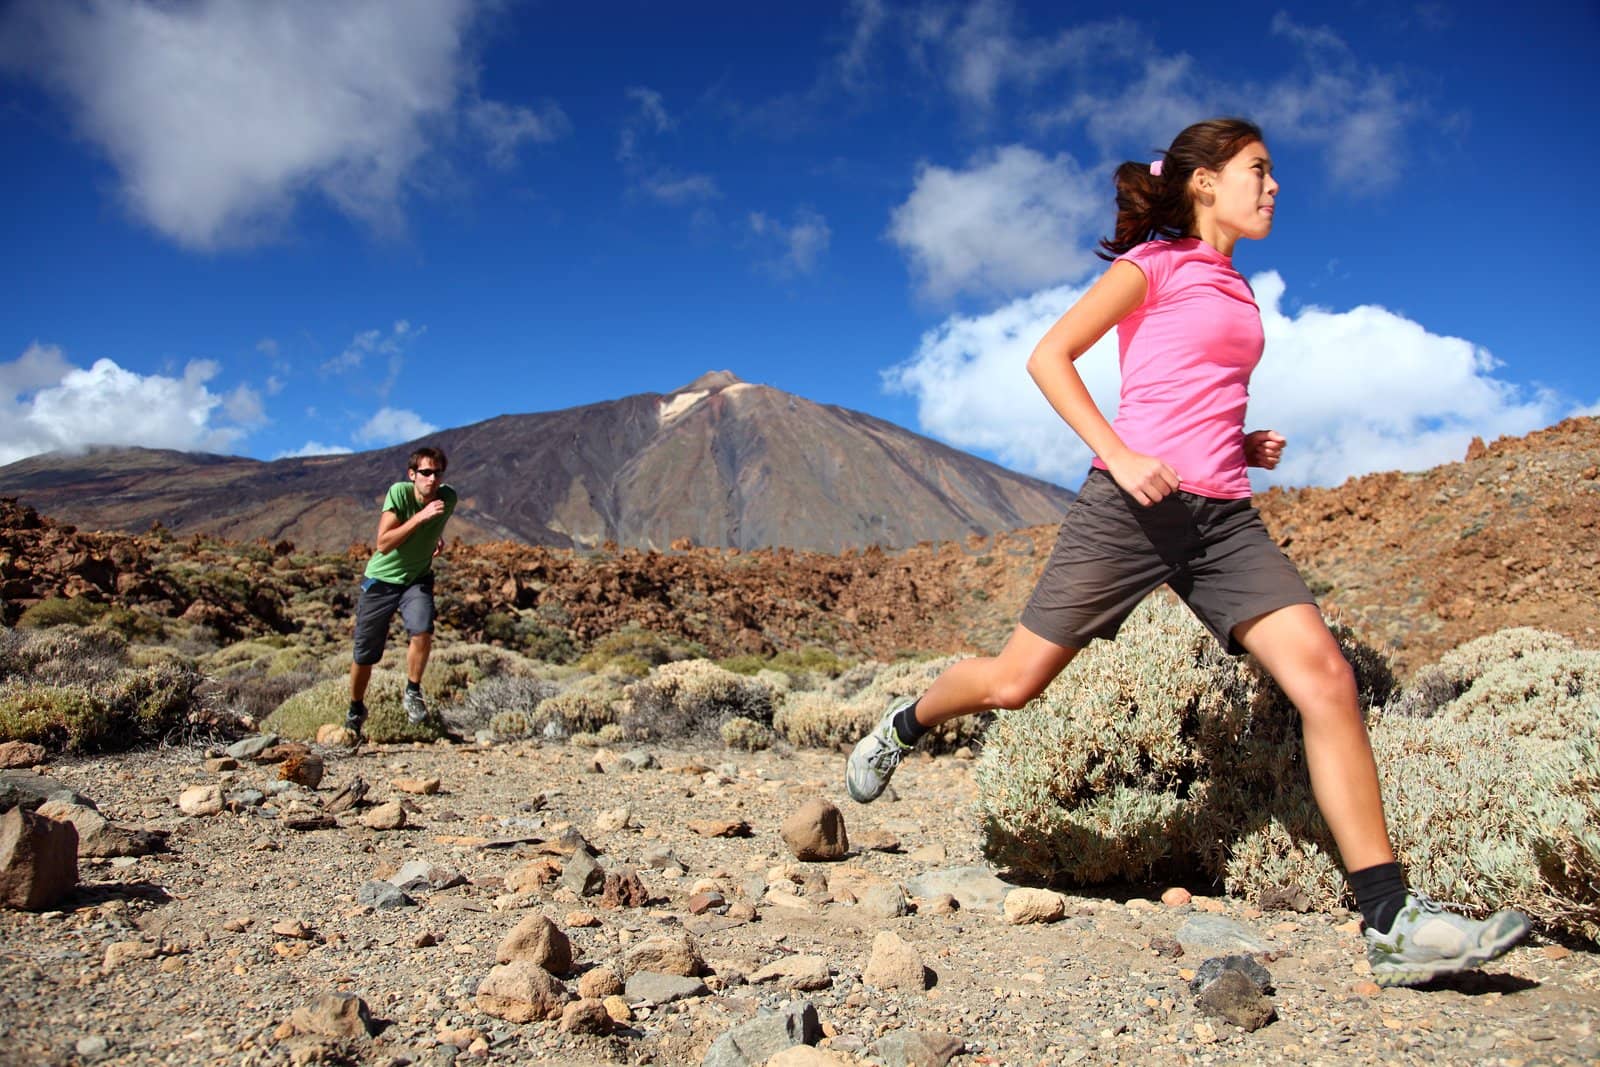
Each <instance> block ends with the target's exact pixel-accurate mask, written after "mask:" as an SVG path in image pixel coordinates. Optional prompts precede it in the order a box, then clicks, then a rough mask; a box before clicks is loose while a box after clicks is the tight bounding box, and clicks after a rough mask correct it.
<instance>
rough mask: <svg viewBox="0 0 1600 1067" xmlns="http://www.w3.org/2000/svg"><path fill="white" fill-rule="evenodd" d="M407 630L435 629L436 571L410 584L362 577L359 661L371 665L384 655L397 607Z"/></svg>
mask: <svg viewBox="0 0 1600 1067" xmlns="http://www.w3.org/2000/svg"><path fill="white" fill-rule="evenodd" d="M396 610H398V611H399V612H400V621H401V622H402V623H403V624H405V628H406V633H408V634H410V635H411V636H412V637H415V636H417V634H431V633H433V572H432V571H429V572H428V573H427V574H424V575H423V576H422V577H421V578H418V579H417V580H416V581H414V582H412V583H411V584H410V585H394V584H393V583H391V582H380V581H379V580H378V579H376V578H363V579H361V601H360V603H358V604H357V605H356V654H355V661H356V663H357V664H358V665H360V666H363V667H370V666H372V665H373V664H374V663H377V662H378V661H379V660H380V659H382V658H383V646H384V645H385V644H387V643H388V641H389V620H391V619H393V618H394V613H395V611H396Z"/></svg>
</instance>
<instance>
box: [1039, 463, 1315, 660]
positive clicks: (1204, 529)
mask: <svg viewBox="0 0 1600 1067" xmlns="http://www.w3.org/2000/svg"><path fill="white" fill-rule="evenodd" d="M1162 585H1167V586H1170V587H1171V588H1172V591H1173V592H1174V593H1177V594H1178V596H1179V597H1180V598H1181V599H1182V600H1183V602H1184V603H1185V604H1187V605H1189V610H1191V611H1193V612H1194V613H1195V616H1196V617H1197V618H1198V619H1199V620H1200V622H1201V624H1202V625H1204V626H1205V628H1206V629H1207V630H1210V631H1211V633H1212V634H1213V635H1214V636H1215V637H1216V639H1217V640H1218V641H1220V642H1222V647H1224V648H1226V649H1227V650H1228V651H1229V652H1230V653H1232V654H1233V655H1236V656H1237V655H1240V654H1241V653H1243V652H1244V649H1243V648H1241V647H1240V646H1239V643H1238V642H1237V641H1235V640H1234V639H1233V628H1234V627H1235V626H1238V625H1239V624H1240V623H1242V622H1248V621H1250V620H1251V619H1254V618H1258V617H1260V616H1262V615H1265V614H1267V613H1268V612H1270V611H1276V610H1277V609H1279V608H1284V607H1288V606H1290V605H1291V604H1315V603H1316V602H1317V601H1316V598H1315V597H1313V596H1312V595H1311V590H1309V589H1307V588H1306V583H1305V581H1304V579H1302V578H1301V577H1300V572H1299V571H1297V570H1295V566H1294V564H1293V563H1291V562H1289V559H1288V557H1287V556H1285V555H1284V554H1283V551H1282V550H1281V549H1280V548H1278V545H1277V542H1275V541H1274V540H1273V539H1272V535H1271V534H1270V533H1268V532H1267V527H1266V525H1265V524H1264V523H1262V521H1261V516H1260V514H1258V513H1257V511H1256V509H1255V507H1254V506H1253V505H1252V504H1251V503H1250V501H1249V500H1248V499H1246V500H1213V499H1211V498H1210V497H1203V496H1199V495H1197V494H1195V493H1185V492H1181V491H1180V492H1177V493H1173V494H1172V495H1170V496H1168V497H1165V498H1164V499H1162V500H1161V501H1160V502H1159V503H1157V504H1155V505H1153V506H1151V507H1144V506H1142V505H1141V504H1140V503H1139V502H1138V501H1136V500H1134V499H1133V497H1131V496H1129V495H1128V494H1127V493H1125V492H1123V491H1122V489H1121V487H1119V486H1118V485H1117V483H1116V482H1115V481H1114V480H1113V479H1112V477H1111V475H1109V474H1107V473H1106V472H1105V471H1103V470H1100V469H1099V468H1098V467H1096V468H1093V469H1092V470H1091V471H1090V474H1089V477H1088V479H1086V480H1085V481H1084V483H1083V488H1082V489H1081V490H1079V492H1078V498H1077V499H1076V500H1074V501H1073V502H1072V504H1071V505H1070V506H1069V507H1068V508H1067V516H1066V518H1065V519H1064V520H1063V521H1062V523H1061V533H1060V535H1059V536H1058V537H1057V538H1056V547H1055V551H1053V552H1052V553H1051V554H1050V560H1049V562H1047V563H1046V564H1045V566H1044V571H1043V572H1042V573H1041V574H1040V575H1039V582H1038V584H1037V585H1036V586H1035V587H1034V590H1033V596H1032V597H1030V598H1029V600H1028V606H1027V607H1026V608H1025V609H1023V612H1022V625H1023V626H1025V627H1027V628H1028V629H1029V630H1030V631H1032V632H1033V633H1035V634H1038V635H1039V636H1040V637H1042V638H1044V639H1045V640H1046V641H1050V642H1053V643H1054V644H1058V645H1060V646H1062V647H1063V648H1083V647H1084V646H1085V645H1087V644H1088V643H1089V642H1090V641H1091V640H1093V639H1094V638H1096V637H1099V638H1103V639H1105V640H1108V641H1109V640H1110V639H1112V638H1114V637H1116V636H1117V630H1118V629H1120V628H1121V626H1122V624H1123V622H1124V621H1125V620H1126V619H1127V618H1128V616H1129V615H1130V614H1132V613H1133V609H1134V608H1135V607H1137V606H1138V604H1139V601H1141V600H1143V599H1144V598H1145V597H1146V596H1148V595H1149V594H1150V593H1151V591H1153V590H1155V589H1156V588H1158V587H1160V586H1162Z"/></svg>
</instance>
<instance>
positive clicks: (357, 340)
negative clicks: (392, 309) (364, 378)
mask: <svg viewBox="0 0 1600 1067" xmlns="http://www.w3.org/2000/svg"><path fill="white" fill-rule="evenodd" d="M427 332H428V328H427V327H426V326H413V325H411V323H410V322H408V321H407V320H405V319H399V320H396V322H395V323H394V325H393V326H392V327H391V328H390V329H389V332H388V333H384V331H382V330H362V331H361V332H360V333H358V334H356V335H355V336H354V337H353V338H351V339H350V343H349V344H348V345H346V346H345V348H344V351H342V352H340V353H339V354H338V355H337V356H334V357H333V358H332V359H330V360H328V361H327V362H325V363H323V364H322V372H323V373H324V374H348V373H351V372H353V371H358V370H364V369H366V368H367V363H368V359H369V358H370V357H373V356H377V357H381V358H382V359H383V360H384V361H385V364H386V365H385V369H384V377H383V378H382V379H380V380H379V381H378V384H377V389H376V391H377V393H378V395H379V396H388V395H389V392H390V391H391V390H392V389H393V388H394V385H395V382H397V381H398V380H399V378H400V371H401V369H402V368H403V367H404V366H405V355H406V350H407V349H408V348H409V347H410V345H411V343H412V342H413V341H415V340H416V339H417V338H419V337H421V336H422V335H423V334H425V333H427ZM368 373H370V371H368ZM269 388H270V383H269Z"/></svg>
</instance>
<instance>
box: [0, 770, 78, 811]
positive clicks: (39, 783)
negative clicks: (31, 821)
mask: <svg viewBox="0 0 1600 1067" xmlns="http://www.w3.org/2000/svg"><path fill="white" fill-rule="evenodd" d="M49 800H61V801H65V802H66V803H68V804H82V805H83V806H84V807H86V808H92V807H94V801H92V800H90V799H89V798H88V797H86V796H84V795H83V794H82V793H79V792H77V791H76V790H74V789H72V788H71V787H69V786H68V785H67V784H66V783H64V782H58V781H56V780H55V779H54V778H52V777H50V776H49V775H48V774H35V773H33V772H32V771H14V770H13V771H0V812H6V811H10V810H11V809H12V808H23V809H25V810H27V811H33V810H34V809H36V808H38V806H39V805H40V804H43V803H45V802H46V801H49Z"/></svg>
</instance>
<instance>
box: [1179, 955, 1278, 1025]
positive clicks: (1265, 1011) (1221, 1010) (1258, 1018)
mask: <svg viewBox="0 0 1600 1067" xmlns="http://www.w3.org/2000/svg"><path fill="white" fill-rule="evenodd" d="M1195 1005H1196V1006H1197V1007H1198V1008H1199V1009H1200V1010H1201V1012H1203V1013H1204V1014H1206V1015H1210V1016H1212V1017H1213V1018H1218V1019H1225V1020H1227V1021H1228V1022H1230V1023H1233V1024H1234V1025H1235V1026H1237V1027H1240V1028H1241V1029H1244V1030H1247V1031H1253V1030H1259V1029H1261V1028H1262V1027H1263V1026H1265V1025H1267V1023H1269V1022H1271V1021H1272V1020H1273V1019H1275V1018H1277V1011H1276V1009H1274V1007H1273V1005H1272V1001H1271V1000H1269V999H1268V998H1266V997H1264V996H1262V995H1261V992H1260V990H1258V989H1257V988H1256V986H1255V983H1253V982H1252V981H1251V980H1250V978H1249V977H1247V976H1246V975H1245V974H1244V973H1243V972H1242V971H1237V970H1232V969H1229V970H1225V971H1223V972H1222V973H1221V974H1220V975H1218V976H1217V977H1216V978H1214V979H1213V980H1212V981H1211V982H1209V983H1207V985H1206V987H1205V988H1204V989H1202V990H1201V991H1200V995H1199V996H1198V997H1196V998H1195Z"/></svg>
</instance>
